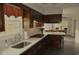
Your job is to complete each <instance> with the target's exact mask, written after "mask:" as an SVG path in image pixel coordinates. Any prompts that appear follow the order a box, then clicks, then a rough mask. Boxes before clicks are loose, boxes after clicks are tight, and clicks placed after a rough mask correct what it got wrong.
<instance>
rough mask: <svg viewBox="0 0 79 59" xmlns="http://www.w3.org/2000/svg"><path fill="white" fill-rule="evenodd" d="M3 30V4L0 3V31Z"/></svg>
mask: <svg viewBox="0 0 79 59" xmlns="http://www.w3.org/2000/svg"><path fill="white" fill-rule="evenodd" d="M2 31H5V22H4V11H3V4H2V3H0V32H2Z"/></svg>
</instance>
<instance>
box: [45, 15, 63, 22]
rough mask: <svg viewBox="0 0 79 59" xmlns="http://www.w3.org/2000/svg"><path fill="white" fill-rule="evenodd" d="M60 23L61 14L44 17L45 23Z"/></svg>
mask: <svg viewBox="0 0 79 59" xmlns="http://www.w3.org/2000/svg"><path fill="white" fill-rule="evenodd" d="M61 21H62V14H53V15H44V22H45V23H60V22H61Z"/></svg>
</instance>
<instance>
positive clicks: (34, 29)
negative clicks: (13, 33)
mask: <svg viewBox="0 0 79 59" xmlns="http://www.w3.org/2000/svg"><path fill="white" fill-rule="evenodd" d="M35 34H41V32H40V30H39V28H32V29H29V31H27V32H24V37H25V39H28V38H29V37H30V36H32V35H35Z"/></svg>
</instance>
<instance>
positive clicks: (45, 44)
mask: <svg viewBox="0 0 79 59" xmlns="http://www.w3.org/2000/svg"><path fill="white" fill-rule="evenodd" d="M62 40H63V37H62V36H59V35H47V36H46V37H45V38H44V39H42V40H41V41H39V42H37V43H36V44H35V45H34V46H32V47H31V48H29V49H28V50H27V51H24V52H23V53H22V54H21V55H43V53H44V52H45V51H46V50H47V49H48V48H61V47H62V46H61V44H62Z"/></svg>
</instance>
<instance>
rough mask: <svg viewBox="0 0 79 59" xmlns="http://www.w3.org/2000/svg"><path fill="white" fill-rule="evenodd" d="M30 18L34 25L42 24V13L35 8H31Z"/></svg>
mask: <svg viewBox="0 0 79 59" xmlns="http://www.w3.org/2000/svg"><path fill="white" fill-rule="evenodd" d="M31 19H32V20H33V23H34V26H36V27H41V26H43V15H42V14H41V13H39V12H37V11H35V10H31Z"/></svg>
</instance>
